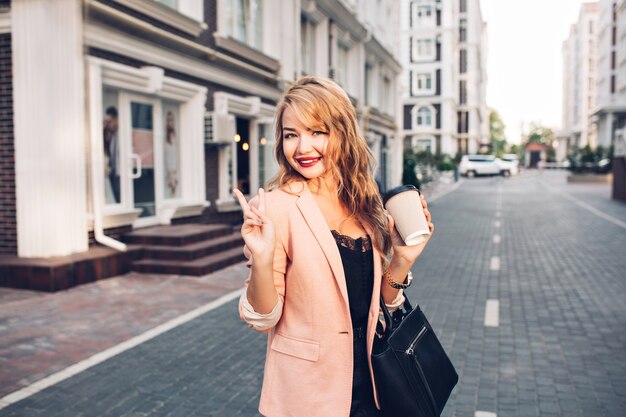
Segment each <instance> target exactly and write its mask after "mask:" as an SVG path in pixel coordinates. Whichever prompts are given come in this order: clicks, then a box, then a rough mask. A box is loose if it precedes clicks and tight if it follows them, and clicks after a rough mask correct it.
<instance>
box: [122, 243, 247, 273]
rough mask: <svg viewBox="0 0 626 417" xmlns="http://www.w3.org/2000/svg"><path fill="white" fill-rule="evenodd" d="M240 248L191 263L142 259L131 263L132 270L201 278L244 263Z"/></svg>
mask: <svg viewBox="0 0 626 417" xmlns="http://www.w3.org/2000/svg"><path fill="white" fill-rule="evenodd" d="M245 259H246V258H245V256H244V255H243V248H242V247H241V246H238V247H235V248H232V249H228V250H226V251H222V252H218V253H214V254H211V255H208V256H204V257H202V258H198V259H194V260H191V261H180V260H170V259H143V260H140V261H135V262H133V265H132V269H133V270H134V271H137V272H146V273H151V274H173V275H193V276H201V275H206V274H209V273H211V272H214V271H217V270H218V269H222V268H226V267H227V266H230V265H233V264H236V263H238V262H241V261H244V260H245Z"/></svg>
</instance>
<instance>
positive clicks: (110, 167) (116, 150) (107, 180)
mask: <svg viewBox="0 0 626 417" xmlns="http://www.w3.org/2000/svg"><path fill="white" fill-rule="evenodd" d="M102 99H103V100H102V109H103V113H104V115H103V120H102V139H103V141H102V151H103V153H104V173H103V174H104V201H105V203H106V204H107V205H111V204H118V203H120V202H121V193H120V191H121V190H120V189H121V181H120V173H121V169H120V148H121V147H120V138H119V96H118V93H117V91H114V90H108V89H105V90H104V91H103V93H102Z"/></svg>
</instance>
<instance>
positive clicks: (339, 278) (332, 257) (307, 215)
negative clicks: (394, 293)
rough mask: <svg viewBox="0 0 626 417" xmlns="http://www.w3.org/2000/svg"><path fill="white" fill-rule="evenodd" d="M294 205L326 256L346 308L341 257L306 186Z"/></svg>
mask: <svg viewBox="0 0 626 417" xmlns="http://www.w3.org/2000/svg"><path fill="white" fill-rule="evenodd" d="M296 204H297V206H298V208H299V209H300V212H301V213H302V216H303V217H304V220H305V221H306V223H307V225H308V226H309V229H311V232H312V233H313V235H314V236H315V239H316V240H317V243H318V244H319V245H320V247H321V248H322V251H323V252H324V255H325V256H326V259H327V260H328V263H329V264H330V268H331V269H332V271H333V275H334V277H335V281H336V282H337V286H338V287H339V291H340V292H341V295H342V297H343V300H344V303H345V306H346V308H348V306H349V304H348V287H347V285H346V276H345V273H344V270H343V263H342V262H341V255H340V254H339V249H337V243H336V242H335V238H334V237H333V235H332V234H331V233H330V229H329V228H328V224H327V223H326V220H325V219H324V215H323V214H322V212H321V210H320V209H319V207H318V206H317V202H316V201H315V199H314V198H313V195H312V194H311V192H310V191H309V189H308V187H307V186H306V185H305V187H304V191H303V192H302V194H300V198H298V200H297V202H296Z"/></svg>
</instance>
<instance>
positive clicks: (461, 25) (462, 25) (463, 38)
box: [459, 19, 467, 42]
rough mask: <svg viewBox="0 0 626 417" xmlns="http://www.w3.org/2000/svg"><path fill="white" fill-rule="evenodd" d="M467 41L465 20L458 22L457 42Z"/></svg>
mask: <svg viewBox="0 0 626 417" xmlns="http://www.w3.org/2000/svg"><path fill="white" fill-rule="evenodd" d="M466 41H467V19H460V20H459V42H466Z"/></svg>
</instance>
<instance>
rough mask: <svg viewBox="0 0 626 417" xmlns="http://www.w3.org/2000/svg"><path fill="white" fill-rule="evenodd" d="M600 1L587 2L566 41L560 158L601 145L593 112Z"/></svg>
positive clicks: (595, 96)
mask: <svg viewBox="0 0 626 417" xmlns="http://www.w3.org/2000/svg"><path fill="white" fill-rule="evenodd" d="M597 35H598V4H597V3H584V4H583V5H582V6H581V9H580V14H579V17H578V21H577V22H576V23H575V24H573V25H572V26H571V28H570V34H569V36H568V38H567V40H565V41H564V42H563V47H562V55H563V115H562V129H561V131H560V132H559V134H558V138H559V149H557V158H558V159H564V158H565V155H567V153H568V152H569V151H570V150H572V149H575V148H583V147H585V146H587V145H589V146H591V147H592V148H595V147H596V146H597V145H598V141H597V132H596V128H595V126H594V125H593V123H592V121H591V118H590V116H591V114H592V111H593V109H594V108H595V107H596V100H597V94H596V77H597V75H598V71H597V68H598V56H597V55H598V54H597Z"/></svg>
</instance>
